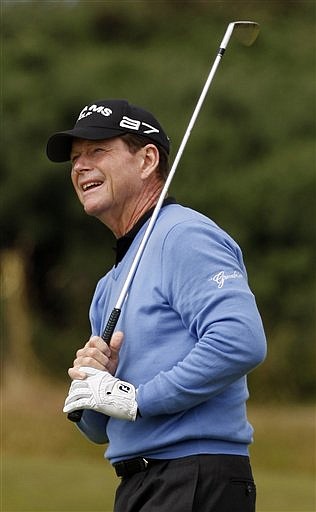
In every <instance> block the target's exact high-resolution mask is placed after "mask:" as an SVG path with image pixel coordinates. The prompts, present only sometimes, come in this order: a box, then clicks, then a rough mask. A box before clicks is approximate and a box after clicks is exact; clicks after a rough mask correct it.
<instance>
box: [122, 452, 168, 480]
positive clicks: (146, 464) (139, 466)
mask: <svg viewBox="0 0 316 512" xmlns="http://www.w3.org/2000/svg"><path fill="white" fill-rule="evenodd" d="M155 462H159V460H153V459H151V460H149V459H145V458H144V457H137V458H136V459H129V460H123V461H121V462H115V463H114V464H113V467H114V469H115V472H116V474H117V476H121V477H123V478H125V477H127V476H132V475H134V474H135V473H139V472H140V471H146V470H147V469H149V468H150V467H151V466H152V465H153V464H154V463H155ZM160 462H161V461H160Z"/></svg>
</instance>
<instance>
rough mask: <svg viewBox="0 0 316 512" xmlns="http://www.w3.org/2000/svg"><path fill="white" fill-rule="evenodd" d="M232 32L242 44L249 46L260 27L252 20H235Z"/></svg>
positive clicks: (255, 37)
mask: <svg viewBox="0 0 316 512" xmlns="http://www.w3.org/2000/svg"><path fill="white" fill-rule="evenodd" d="M233 25H234V28H233V34H234V36H235V37H236V39H237V40H238V41H239V42H240V43H241V44H243V45H244V46H251V45H252V44H253V43H254V42H255V40H256V39H257V37H258V34H259V31H260V27H259V25H258V23H256V22H254V21H235V22H234V23H233Z"/></svg>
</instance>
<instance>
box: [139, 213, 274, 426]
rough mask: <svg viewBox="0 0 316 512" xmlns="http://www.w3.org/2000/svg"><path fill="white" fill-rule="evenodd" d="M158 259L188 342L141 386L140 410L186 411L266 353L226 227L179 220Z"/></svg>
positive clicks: (165, 290)
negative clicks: (174, 359)
mask: <svg viewBox="0 0 316 512" xmlns="http://www.w3.org/2000/svg"><path fill="white" fill-rule="evenodd" d="M161 264H162V268H163V277H162V290H163V293H164V294H165V296H166V297H167V300H168V302H169V304H170V307H171V308H173V309H174V310H175V311H176V312H177V313H178V315H179V317H180V319H181V322H182V324H183V326H184V328H185V329H186V330H188V332H189V333H190V336H191V338H192V348H191V350H189V352H188V353H187V355H186V357H185V358H184V359H183V360H181V361H179V362H178V363H177V364H176V365H175V366H173V367H172V368H171V369H170V370H169V371H165V372H160V373H159V374H158V375H156V376H155V377H154V378H153V379H152V380H150V381H148V382H147V383H145V384H143V385H140V386H139V389H138V404H139V408H140V411H141V414H142V416H144V417H146V416H154V415H159V414H173V413H176V412H181V411H185V410H187V409H190V408H192V407H194V406H196V405H198V404H200V403H202V402H204V401H206V400H209V399H210V398H212V397H214V396H216V395H218V394H220V393H221V392H223V391H224V390H225V389H226V388H227V387H228V386H230V385H231V384H232V383H233V382H234V381H236V380H238V379H240V378H241V377H244V376H245V375H246V374H247V373H248V372H250V371H251V370H252V369H254V368H255V367H256V366H257V365H258V364H260V363H261V362H262V361H263V359H264V358H265V354H266V340H265V335H264V330H263V326H262V322H261V318H260V315H259V312H258V309H257V306H256V302H255V299H254V296H253V294H252V292H251V291H250V289H249V286H248V282H247V275H246V270H245V267H244V263H243V258H242V254H241V251H240V249H239V247H238V245H237V244H236V243H235V242H234V241H233V240H232V239H231V238H230V237H229V236H228V235H227V234H226V233H225V232H223V231H222V230H220V229H219V228H217V227H214V226H210V225H209V224H207V223H205V224H204V223H199V224H198V225H196V224H195V223H194V222H185V223H181V224H178V225H176V226H175V227H174V228H173V229H172V230H171V231H170V232H169V234H168V235H167V237H166V239H165V243H164V247H163V253H162V262H161ZM170 336H171V337H172V334H170ZM170 343H172V339H171V340H170Z"/></svg>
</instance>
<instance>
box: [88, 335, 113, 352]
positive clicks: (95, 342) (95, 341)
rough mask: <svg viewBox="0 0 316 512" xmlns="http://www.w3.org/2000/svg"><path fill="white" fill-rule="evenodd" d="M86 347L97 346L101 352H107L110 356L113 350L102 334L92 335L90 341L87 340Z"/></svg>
mask: <svg viewBox="0 0 316 512" xmlns="http://www.w3.org/2000/svg"><path fill="white" fill-rule="evenodd" d="M85 348H96V349H98V350H100V352H102V353H103V354H105V355H106V356H107V357H110V355H111V351H110V349H109V347H108V345H107V343H105V342H104V340H103V339H102V338H101V337H100V336H91V338H90V339H89V341H87V343H86V344H85Z"/></svg>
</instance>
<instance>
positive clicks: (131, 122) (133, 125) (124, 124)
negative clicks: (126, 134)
mask: <svg viewBox="0 0 316 512" xmlns="http://www.w3.org/2000/svg"><path fill="white" fill-rule="evenodd" d="M141 125H143V126H146V127H147V128H149V130H143V133H146V135H148V134H150V133H159V130H157V128H155V127H154V126H151V125H150V124H147V123H144V122H143V121H142V122H140V121H138V120H137V119H131V118H130V117H127V116H123V117H122V120H121V121H120V126H121V128H127V129H129V130H135V131H138V130H139V128H140V127H141Z"/></svg>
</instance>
